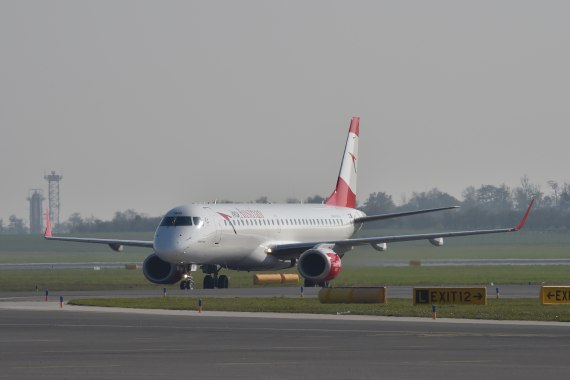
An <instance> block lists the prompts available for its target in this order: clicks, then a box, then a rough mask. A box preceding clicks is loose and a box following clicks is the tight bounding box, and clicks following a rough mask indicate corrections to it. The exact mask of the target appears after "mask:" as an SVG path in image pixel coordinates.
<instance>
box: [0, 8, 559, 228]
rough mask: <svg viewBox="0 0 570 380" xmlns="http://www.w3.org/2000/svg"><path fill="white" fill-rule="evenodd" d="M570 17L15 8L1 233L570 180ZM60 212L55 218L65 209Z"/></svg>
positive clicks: (2, 121) (8, 43)
mask: <svg viewBox="0 0 570 380" xmlns="http://www.w3.org/2000/svg"><path fill="white" fill-rule="evenodd" d="M569 15H570V2H567V1H519V0H517V1H495V0H493V1H471V2H467V1H390V2H385V1H343V2H338V1H328V0H327V1H266V0H260V1H202V2H197V1H152V2H149V1H138V0H137V1H91V2H87V1H75V0H74V1H22V0H14V1H7V0H4V1H1V2H0V48H1V61H0V107H1V108H0V131H1V137H0V176H1V193H0V195H1V198H0V218H2V219H4V221H5V222H6V220H7V218H8V216H9V215H10V214H16V215H18V216H19V217H22V218H25V219H26V220H27V218H28V204H27V202H26V197H27V196H28V190H29V189H30V188H43V189H44V191H45V193H46V198H47V182H46V181H45V180H44V179H43V175H44V173H45V172H47V171H50V170H56V171H57V172H60V173H63V176H64V179H63V181H62V182H61V203H62V210H61V213H62V219H66V218H67V217H68V216H69V214H71V213H72V212H76V211H77V212H80V213H81V214H82V215H84V216H89V215H95V216H96V217H99V218H103V219H107V218H111V217H112V214H113V212H114V211H116V210H125V209H128V208H132V209H135V210H136V211H139V212H144V213H147V214H149V215H161V214H162V213H164V212H166V211H167V210H168V209H169V208H171V207H174V206H176V205H180V204H185V203H190V202H197V201H213V200H215V199H233V200H253V199H255V198H257V197H259V196H262V195H266V196H268V197H269V199H270V200H273V201H284V200H285V199H286V198H288V197H296V198H306V197H307V196H311V195H314V194H320V195H323V196H326V195H329V193H330V192H331V190H332V188H333V186H334V184H335V181H336V177H337V174H338V169H339V168H338V166H339V164H340V159H341V155H342V150H343V148H344V142H345V139H346V133H347V130H348V125H349V121H350V118H351V117H352V116H353V115H359V116H361V134H360V135H361V139H360V166H359V178H358V197H357V198H358V200H359V201H360V202H362V201H364V200H365V198H366V197H367V196H368V194H369V193H371V192H375V191H385V192H388V193H390V194H392V195H393V197H394V199H395V200H396V201H397V202H398V201H399V200H400V198H401V195H402V194H406V195H408V196H409V194H410V193H411V192H412V191H427V190H430V189H432V188H434V187H437V188H439V189H440V190H442V191H446V192H449V193H451V194H453V195H455V196H458V197H460V196H461V192H462V190H463V189H464V188H465V187H467V186H469V185H474V186H480V185H482V184H493V185H500V184H502V183H505V184H507V185H508V186H511V187H514V186H517V185H519V180H520V177H521V176H523V175H524V174H527V175H528V176H529V177H530V179H531V181H532V182H534V183H539V184H541V186H542V190H543V191H548V192H549V191H550V189H549V188H548V186H547V184H546V181H548V180H557V181H559V182H564V181H570V170H569V168H568V162H569V160H568V156H569V154H568V145H569V144H568V141H569V137H570V130H569V129H570V22H569V21H568V16H569ZM45 205H46V206H47V202H45Z"/></svg>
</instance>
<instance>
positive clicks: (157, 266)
mask: <svg viewBox="0 0 570 380" xmlns="http://www.w3.org/2000/svg"><path fill="white" fill-rule="evenodd" d="M143 274H144V276H145V277H146V279H147V280H149V281H150V282H154V283H155V284H175V283H177V282H178V281H180V279H181V278H182V274H183V271H182V270H181V269H180V268H179V267H178V265H176V264H172V263H168V262H166V261H164V260H162V259H161V258H160V257H158V256H157V254H156V253H152V254H150V255H149V256H148V257H147V258H146V259H145V260H144V263H143Z"/></svg>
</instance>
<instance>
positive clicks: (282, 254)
mask: <svg viewBox="0 0 570 380" xmlns="http://www.w3.org/2000/svg"><path fill="white" fill-rule="evenodd" d="M533 203H534V198H533V199H532V200H531V201H530V204H529V206H528V208H527V210H526V212H525V214H524V216H523V218H522V219H521V221H520V222H519V224H518V225H517V226H516V227H510V228H498V229H491V230H471V231H455V232H438V233H428V234H411V235H395V236H380V237H367V238H356V239H343V240H330V241H316V242H307V243H290V244H277V245H275V246H271V245H270V246H268V248H267V253H268V254H270V255H272V256H275V257H278V258H279V259H283V260H289V259H295V258H298V257H299V256H300V255H301V254H302V253H303V252H305V251H306V250H308V249H311V248H314V247H316V246H319V245H321V244H327V245H334V246H336V247H338V248H340V249H341V250H349V249H350V248H352V247H355V246H359V245H367V244H370V245H376V244H382V243H396V242H402V241H413V240H432V239H441V238H448V237H458V236H472V235H486V234H496V233H503V232H517V231H519V230H521V229H522V228H523V227H524V224H525V222H526V219H527V218H528V215H529V213H530V210H531V208H532V205H533Z"/></svg>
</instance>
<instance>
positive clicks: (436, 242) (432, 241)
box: [429, 238, 443, 247]
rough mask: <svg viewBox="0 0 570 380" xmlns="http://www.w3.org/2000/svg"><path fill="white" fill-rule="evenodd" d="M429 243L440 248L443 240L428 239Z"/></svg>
mask: <svg viewBox="0 0 570 380" xmlns="http://www.w3.org/2000/svg"><path fill="white" fill-rule="evenodd" d="M429 242H430V243H431V245H433V246H435V247H441V246H442V245H443V238H433V239H429Z"/></svg>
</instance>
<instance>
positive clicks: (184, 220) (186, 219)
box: [160, 216, 196, 227]
mask: <svg viewBox="0 0 570 380" xmlns="http://www.w3.org/2000/svg"><path fill="white" fill-rule="evenodd" d="M194 219H196V218H194ZM160 225H161V226H163V227H178V226H191V225H192V217H191V216H165V217H164V219H162V223H160Z"/></svg>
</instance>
